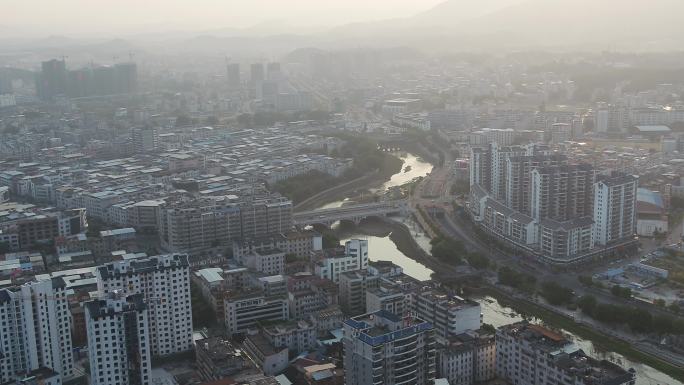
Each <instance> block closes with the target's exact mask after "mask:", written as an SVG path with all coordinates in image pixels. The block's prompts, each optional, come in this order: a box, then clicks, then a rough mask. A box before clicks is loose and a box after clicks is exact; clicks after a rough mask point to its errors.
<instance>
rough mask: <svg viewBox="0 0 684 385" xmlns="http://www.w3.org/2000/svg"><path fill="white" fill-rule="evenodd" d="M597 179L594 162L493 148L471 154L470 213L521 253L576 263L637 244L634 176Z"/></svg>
mask: <svg viewBox="0 0 684 385" xmlns="http://www.w3.org/2000/svg"><path fill="white" fill-rule="evenodd" d="M521 149H524V151H521ZM502 164H505V167H504V169H505V172H503V173H502V172H501V169H502V166H501V165H502ZM596 179H597V178H596V171H595V170H594V168H593V167H592V166H591V165H589V164H572V163H570V162H569V160H568V158H567V157H566V156H565V155H563V154H551V153H550V151H549V149H548V147H546V146H538V145H528V146H520V147H515V146H514V147H498V145H497V144H496V143H490V144H489V145H488V146H487V147H484V148H473V149H472V150H471V161H470V182H471V185H470V202H469V210H470V214H471V216H472V218H473V220H474V222H475V223H476V224H477V225H478V226H480V228H482V229H483V230H485V231H486V232H487V233H489V234H490V235H492V236H494V237H496V238H498V239H499V240H501V241H504V242H507V243H508V244H509V246H512V247H514V248H516V249H517V250H518V251H519V252H522V253H525V254H527V255H532V256H535V257H537V258H538V259H539V260H541V261H544V262H548V263H552V264H575V263H578V262H580V261H583V260H586V259H590V258H594V257H598V256H600V255H603V254H606V253H610V252H612V248H613V247H618V246H630V245H631V244H633V239H632V235H633V234H634V232H635V227H634V226H635V223H636V221H635V219H634V218H635V216H634V213H635V210H636V209H635V205H636V200H635V196H636V192H635V190H636V181H635V179H634V178H633V177H626V176H611V177H601V178H599V181H598V182H597V181H596ZM599 245H602V246H603V245H610V246H609V247H602V248H598V246H599ZM630 247H631V246H630Z"/></svg>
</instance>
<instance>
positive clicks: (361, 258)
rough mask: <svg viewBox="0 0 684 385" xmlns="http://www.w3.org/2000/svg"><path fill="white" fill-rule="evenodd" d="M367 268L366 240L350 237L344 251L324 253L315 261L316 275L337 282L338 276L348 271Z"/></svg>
mask: <svg viewBox="0 0 684 385" xmlns="http://www.w3.org/2000/svg"><path fill="white" fill-rule="evenodd" d="M366 269H368V241H367V240H363V239H351V240H348V241H347V242H346V243H345V246H344V253H343V254H335V255H325V256H324V257H323V258H321V259H320V260H318V261H317V264H316V266H315V272H316V275H317V276H319V277H321V278H325V279H329V280H331V281H333V282H339V281H340V276H341V275H342V274H344V273H346V272H349V271H356V270H366Z"/></svg>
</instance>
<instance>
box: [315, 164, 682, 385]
mask: <svg viewBox="0 0 684 385" xmlns="http://www.w3.org/2000/svg"><path fill="white" fill-rule="evenodd" d="M398 156H399V157H400V158H401V159H402V160H403V161H404V165H403V167H402V170H401V171H400V172H398V173H397V174H394V175H393V176H392V177H391V179H390V180H389V181H387V182H385V183H384V184H383V185H382V186H381V187H380V188H378V189H374V190H373V191H384V190H387V189H389V188H391V187H395V186H401V185H403V184H405V183H408V182H410V181H412V180H413V179H414V178H418V177H423V176H425V175H427V174H428V173H430V172H431V171H432V168H433V166H432V165H431V164H429V163H427V162H425V161H423V160H422V159H420V158H419V157H417V156H415V155H413V154H410V153H402V154H398ZM407 166H409V167H407ZM347 201H349V199H348V198H346V199H343V200H339V201H335V202H331V203H328V204H326V205H324V206H322V207H320V208H331V207H340V206H342V205H343V204H344V203H345V202H347ZM402 222H403V223H405V224H406V225H407V226H408V227H409V228H410V229H411V234H412V235H413V237H414V239H415V240H416V241H417V243H418V244H419V245H420V247H421V248H423V249H425V250H426V251H429V250H430V239H429V238H428V237H427V236H425V234H424V233H423V232H422V230H421V229H420V227H419V226H417V225H416V224H415V223H414V222H413V221H412V220H410V219H402ZM368 230H369V229H364V228H363V226H361V227H360V228H354V229H352V230H345V229H338V234H339V235H340V238H341V240H342V241H343V242H344V241H346V240H349V239H353V238H357V239H359V238H360V239H367V240H368V255H369V256H370V259H371V260H389V261H392V262H394V263H395V264H397V265H399V266H401V267H402V268H403V269H404V273H406V274H408V275H410V276H412V277H414V278H416V279H419V280H428V279H430V274H432V270H430V269H429V268H428V267H426V266H424V265H423V264H421V263H419V262H416V261H415V260H413V259H411V258H409V257H408V256H406V255H405V254H404V253H402V252H401V251H400V250H399V249H398V248H397V245H395V244H394V242H393V241H392V240H391V239H390V237H389V231H388V230H387V229H378V228H376V229H371V230H372V231H368ZM383 230H384V231H383ZM378 233H383V236H380V235H377V234H378ZM474 299H475V300H477V301H478V302H480V303H481V304H482V313H483V318H484V322H486V323H488V324H492V325H494V326H495V327H498V326H502V325H506V324H510V323H513V322H517V321H520V320H522V316H521V315H519V314H517V313H516V312H515V310H513V309H511V308H508V307H504V306H502V305H501V304H499V303H498V302H497V301H496V300H495V299H494V298H491V297H482V298H474ZM564 332H565V333H567V334H569V335H570V336H572V338H573V339H574V341H575V343H576V344H577V345H579V346H580V347H581V348H582V349H583V350H584V351H585V352H586V353H587V354H589V355H591V356H593V357H596V358H599V359H606V360H609V361H612V362H615V363H617V364H619V365H622V366H623V367H632V368H634V369H635V370H636V372H637V381H636V383H637V385H684V383H682V382H680V381H677V380H675V379H674V378H672V377H670V376H668V375H666V374H665V373H662V372H660V371H658V370H656V369H654V368H652V367H650V366H647V365H644V364H642V363H639V362H634V361H631V360H629V359H627V358H625V357H624V356H622V355H620V354H616V353H612V352H606V351H605V350H601V349H600V348H599V347H598V346H596V345H595V344H594V343H593V342H592V341H590V340H585V339H582V338H580V337H578V336H576V335H574V334H572V333H570V332H568V331H564Z"/></svg>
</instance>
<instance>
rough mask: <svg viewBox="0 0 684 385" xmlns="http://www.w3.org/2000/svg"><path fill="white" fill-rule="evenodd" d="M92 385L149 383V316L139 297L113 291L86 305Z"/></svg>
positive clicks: (142, 300)
mask: <svg viewBox="0 0 684 385" xmlns="http://www.w3.org/2000/svg"><path fill="white" fill-rule="evenodd" d="M84 307H85V318H86V329H87V336H88V358H89V360H90V383H91V384H92V385H128V384H139V385H148V384H151V375H152V368H151V358H150V345H151V343H152V342H153V341H151V336H150V333H149V329H150V327H149V314H148V307H147V305H146V304H145V301H144V296H143V295H142V294H135V295H131V296H128V297H124V295H123V293H121V292H112V293H109V294H108V295H107V298H106V299H101V300H94V301H90V302H87V303H86V304H85V305H84Z"/></svg>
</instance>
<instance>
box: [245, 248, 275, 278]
mask: <svg viewBox="0 0 684 385" xmlns="http://www.w3.org/2000/svg"><path fill="white" fill-rule="evenodd" d="M245 265H246V266H247V267H248V268H249V269H251V270H254V271H259V272H262V273H264V274H269V275H278V274H284V273H285V253H284V252H282V251H280V250H278V249H271V250H268V249H266V250H260V251H256V250H255V251H252V252H251V253H249V254H247V255H246V256H245Z"/></svg>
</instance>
